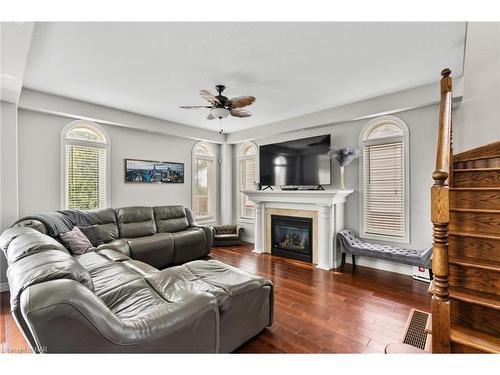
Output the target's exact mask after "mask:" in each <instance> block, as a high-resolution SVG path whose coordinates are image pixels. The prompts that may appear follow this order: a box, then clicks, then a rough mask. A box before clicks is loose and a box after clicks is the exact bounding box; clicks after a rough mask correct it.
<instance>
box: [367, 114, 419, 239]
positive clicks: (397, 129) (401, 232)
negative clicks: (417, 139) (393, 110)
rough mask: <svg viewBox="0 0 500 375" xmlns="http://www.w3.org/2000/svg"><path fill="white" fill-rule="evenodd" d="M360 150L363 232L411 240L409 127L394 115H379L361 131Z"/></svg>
mask: <svg viewBox="0 0 500 375" xmlns="http://www.w3.org/2000/svg"><path fill="white" fill-rule="evenodd" d="M360 149H361V158H362V170H361V174H360V179H361V181H360V186H361V187H362V194H360V198H361V202H360V209H361V216H362V218H361V235H362V236H363V237H365V238H374V239H382V240H386V241H393V242H404V243H408V242H409V240H410V235H409V223H410V219H409V217H410V216H409V215H410V212H409V201H410V196H409V173H408V172H409V171H408V169H409V160H408V158H409V144H408V127H407V126H406V124H405V123H404V122H403V121H402V120H401V119H399V118H397V117H394V116H384V117H380V118H376V119H374V120H372V121H370V122H369V123H368V124H366V125H365V127H364V128H363V130H362V131H361V135H360Z"/></svg>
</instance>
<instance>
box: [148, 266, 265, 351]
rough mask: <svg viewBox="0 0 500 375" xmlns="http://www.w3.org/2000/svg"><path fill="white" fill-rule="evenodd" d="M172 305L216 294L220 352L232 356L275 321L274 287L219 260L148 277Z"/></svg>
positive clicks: (164, 271) (181, 267) (169, 269)
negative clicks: (192, 294)
mask: <svg viewBox="0 0 500 375" xmlns="http://www.w3.org/2000/svg"><path fill="white" fill-rule="evenodd" d="M146 279H147V281H148V282H149V284H150V285H151V286H152V287H153V288H154V289H155V290H156V291H157V292H158V293H159V294H160V295H163V296H164V298H166V299H167V300H169V301H172V302H175V301H176V300H177V299H178V298H181V297H182V295H183V293H184V294H185V292H186V291H188V290H189V291H196V292H208V293H210V294H212V295H213V296H214V297H215V299H216V301H217V305H218V308H219V313H220V330H219V332H220V335H219V337H220V338H219V340H220V341H219V352H220V353H230V352H232V351H234V350H235V349H237V348H238V347H239V346H241V345H242V344H243V343H245V342H246V341H248V340H249V339H251V338H252V337H254V336H255V335H257V334H258V333H259V332H260V331H262V330H263V329H264V328H266V327H269V326H271V325H272V321H273V284H272V282H271V281H270V280H266V279H264V278H263V277H260V276H255V275H252V274H250V273H247V272H245V271H242V270H240V269H237V268H235V267H231V266H229V265H227V264H224V263H222V262H219V261H216V260H208V261H206V260H196V261H192V262H189V263H186V264H184V265H182V266H177V267H171V268H167V269H164V270H162V271H159V272H155V273H153V274H150V275H148V276H147V277H146Z"/></svg>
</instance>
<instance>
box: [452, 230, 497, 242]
mask: <svg viewBox="0 0 500 375" xmlns="http://www.w3.org/2000/svg"><path fill="white" fill-rule="evenodd" d="M448 235H450V236H456V237H470V238H481V239H485V240H494V241H498V240H500V235H494V234H486V233H463V232H455V231H452V230H450V231H449V232H448Z"/></svg>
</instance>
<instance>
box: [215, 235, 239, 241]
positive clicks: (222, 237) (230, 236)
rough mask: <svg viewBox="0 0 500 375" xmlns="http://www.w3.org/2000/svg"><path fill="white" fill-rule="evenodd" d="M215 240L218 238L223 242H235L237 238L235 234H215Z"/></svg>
mask: <svg viewBox="0 0 500 375" xmlns="http://www.w3.org/2000/svg"><path fill="white" fill-rule="evenodd" d="M215 238H220V239H224V240H237V239H238V238H239V236H238V235H237V234H216V235H215Z"/></svg>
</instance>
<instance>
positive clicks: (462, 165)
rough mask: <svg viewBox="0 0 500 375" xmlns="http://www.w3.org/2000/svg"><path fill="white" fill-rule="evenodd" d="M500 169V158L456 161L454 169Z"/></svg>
mask: <svg viewBox="0 0 500 375" xmlns="http://www.w3.org/2000/svg"><path fill="white" fill-rule="evenodd" d="M496 167H500V157H498V156H491V157H479V158H476V159H469V160H463V161H455V162H454V163H453V169H455V170H457V169H473V168H496Z"/></svg>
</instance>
